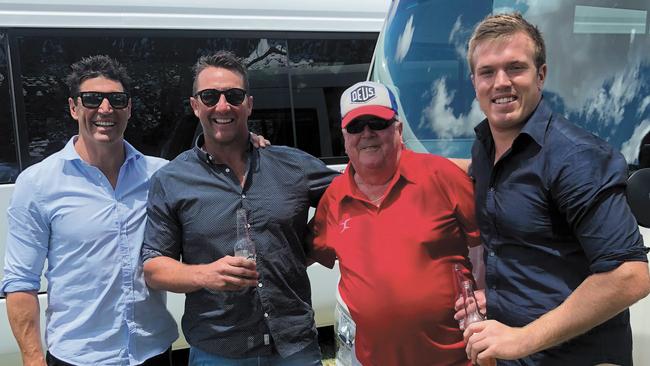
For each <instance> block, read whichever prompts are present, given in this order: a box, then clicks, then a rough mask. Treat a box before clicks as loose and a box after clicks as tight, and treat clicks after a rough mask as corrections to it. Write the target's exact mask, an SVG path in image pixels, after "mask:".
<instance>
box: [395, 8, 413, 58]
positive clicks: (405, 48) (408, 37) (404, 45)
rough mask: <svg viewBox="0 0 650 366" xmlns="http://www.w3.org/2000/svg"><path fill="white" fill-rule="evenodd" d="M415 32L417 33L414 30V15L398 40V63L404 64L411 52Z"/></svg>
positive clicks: (396, 52)
mask: <svg viewBox="0 0 650 366" xmlns="http://www.w3.org/2000/svg"><path fill="white" fill-rule="evenodd" d="M413 32H415V28H413V15H411V17H410V18H409V20H408V21H407V22H406V25H405V26H404V31H403V32H402V34H400V36H399V38H398V39H397V49H396V50H395V62H396V63H400V62H402V60H404V57H406V54H407V53H408V52H409V49H410V48H411V42H412V41H413Z"/></svg>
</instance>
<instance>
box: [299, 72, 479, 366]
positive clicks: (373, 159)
mask: <svg viewBox="0 0 650 366" xmlns="http://www.w3.org/2000/svg"><path fill="white" fill-rule="evenodd" d="M396 111H397V107H396V103H395V98H394V96H393V94H392V92H391V91H390V90H389V89H388V88H386V87H385V86H384V85H382V84H378V83H374V82H362V83H358V84H356V85H354V86H352V87H350V88H349V89H347V90H346V91H345V92H344V93H343V95H342V96H341V115H342V116H343V123H342V127H343V137H344V139H345V150H346V152H347V154H348V156H349V157H350V164H348V167H347V169H346V170H345V172H344V174H343V175H341V176H340V177H337V178H336V179H335V180H334V181H333V182H332V184H331V185H330V187H329V188H328V190H327V191H326V193H325V195H324V196H323V198H322V199H321V201H320V204H319V205H318V209H317V211H316V216H315V219H314V223H313V228H314V234H315V238H314V244H313V251H312V253H311V257H312V259H314V260H316V261H318V262H320V263H321V264H323V265H325V266H328V267H330V268H331V267H332V266H333V265H334V261H335V259H336V258H338V259H339V266H340V270H341V280H340V282H339V292H340V295H341V298H342V299H343V301H344V302H345V304H346V305H347V307H348V309H349V312H350V314H351V316H352V319H353V320H354V322H355V323H356V338H355V349H356V356H357V358H358V360H359V361H360V362H361V364H363V365H365V366H370V365H372V366H379V365H391V366H403V365H409V366H417V365H445V366H449V365H467V364H468V360H467V356H466V354H465V345H464V343H463V337H462V333H461V331H460V330H459V327H458V323H457V322H456V321H455V320H454V298H455V297H456V296H457V295H456V291H457V290H456V286H455V278H454V271H453V268H454V265H455V264H459V265H460V266H461V267H462V268H463V269H465V271H466V273H467V274H468V275H470V274H469V272H470V271H469V268H470V265H469V261H468V246H475V245H478V244H479V241H478V229H477V226H476V223H475V220H474V201H473V198H472V182H471V180H470V179H469V178H468V176H467V175H466V173H465V172H464V171H463V170H462V169H460V168H459V167H458V166H457V165H455V164H454V163H452V162H451V161H449V160H447V159H445V158H442V157H439V156H435V155H431V154H419V153H415V152H413V151H411V150H408V149H406V148H405V147H404V146H403V144H402V123H401V122H400V120H399V117H398V116H397V113H396Z"/></svg>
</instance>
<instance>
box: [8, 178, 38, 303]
mask: <svg viewBox="0 0 650 366" xmlns="http://www.w3.org/2000/svg"><path fill="white" fill-rule="evenodd" d="M38 197H39V194H38V190H37V187H35V186H34V185H33V184H32V183H31V182H30V179H29V178H28V177H26V176H25V175H21V176H19V177H18V179H17V180H16V185H15V188H14V192H13V196H12V199H11V203H10V205H9V208H8V209H7V227H8V230H7V242H6V252H5V265H4V277H3V279H2V284H1V285H0V295H1V296H5V294H6V293H9V292H18V291H37V290H38V289H39V288H40V280H41V273H42V271H43V264H44V263H45V259H46V258H47V252H48V246H49V240H50V223H49V220H48V219H47V215H46V214H45V213H44V212H43V210H44V208H43V207H44V205H43V204H41V202H39V200H38Z"/></svg>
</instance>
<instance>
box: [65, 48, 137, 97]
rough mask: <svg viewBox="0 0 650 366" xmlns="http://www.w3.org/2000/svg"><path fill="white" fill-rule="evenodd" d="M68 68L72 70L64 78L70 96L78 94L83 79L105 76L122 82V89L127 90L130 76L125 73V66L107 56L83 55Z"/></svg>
mask: <svg viewBox="0 0 650 366" xmlns="http://www.w3.org/2000/svg"><path fill="white" fill-rule="evenodd" d="M70 68H71V69H72V71H71V72H70V74H69V75H68V76H67V77H66V78H65V82H66V84H67V85H68V88H69V89H70V96H72V97H75V96H77V95H78V94H79V86H80V85H81V84H82V83H83V82H84V81H86V80H88V79H93V78H96V77H105V78H106V79H110V80H113V81H117V82H119V83H120V84H122V87H123V88H124V91H126V92H128V91H129V87H130V84H131V78H130V77H129V75H128V74H127V73H126V68H125V67H124V66H122V64H120V63H119V62H117V61H116V60H114V59H112V58H110V57H108V56H105V55H95V56H88V57H84V58H82V59H81V60H79V61H77V62H75V63H73V64H72V65H71V66H70Z"/></svg>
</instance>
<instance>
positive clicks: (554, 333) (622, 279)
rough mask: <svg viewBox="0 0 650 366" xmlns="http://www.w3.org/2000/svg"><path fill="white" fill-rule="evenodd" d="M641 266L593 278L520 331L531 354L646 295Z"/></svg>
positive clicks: (648, 285) (647, 281)
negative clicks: (528, 342) (527, 340)
mask: <svg viewBox="0 0 650 366" xmlns="http://www.w3.org/2000/svg"><path fill="white" fill-rule="evenodd" d="M649 291H650V276H649V275H648V265H647V263H645V262H626V263H623V264H622V265H620V266H619V267H618V268H616V269H614V270H612V271H610V272H605V273H597V274H593V275H591V276H589V277H587V279H585V280H584V281H583V282H582V284H580V286H578V288H576V289H575V291H574V292H573V293H572V294H571V295H570V296H569V297H568V298H567V299H566V300H565V301H564V302H563V303H562V304H561V305H560V306H558V307H557V308H555V309H554V310H552V311H550V312H548V313H547V314H545V315H543V316H542V317H540V318H539V319H537V320H536V321H534V322H532V323H530V324H528V325H527V326H525V327H524V330H525V331H526V333H527V334H528V336H529V341H530V342H531V343H530V344H531V347H532V351H531V352H530V353H535V352H538V351H541V350H544V349H547V348H549V347H552V346H555V345H557V344H559V343H562V342H564V341H567V340H569V339H571V338H574V337H576V336H578V335H580V334H583V333H585V332H587V331H588V330H590V329H592V328H593V327H595V326H597V325H599V324H601V323H603V322H605V321H607V320H608V319H610V318H612V317H613V316H615V315H616V314H618V313H620V312H621V311H623V310H625V309H626V308H628V307H629V306H630V305H632V304H634V303H635V302H637V301H638V300H640V299H642V298H644V297H645V296H647V295H648V292H649Z"/></svg>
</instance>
